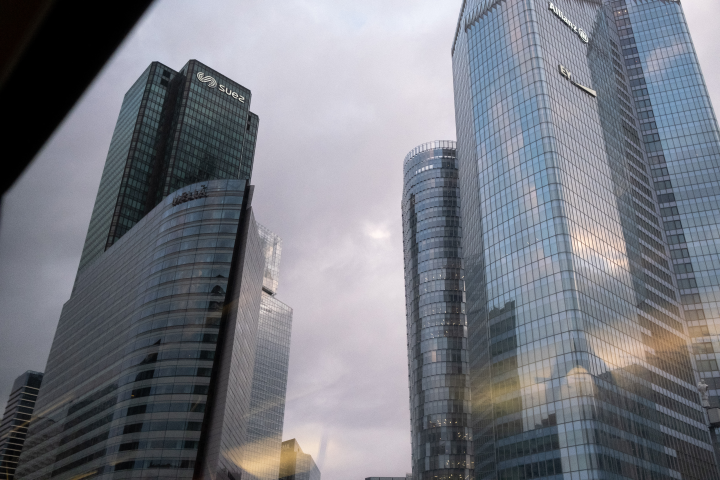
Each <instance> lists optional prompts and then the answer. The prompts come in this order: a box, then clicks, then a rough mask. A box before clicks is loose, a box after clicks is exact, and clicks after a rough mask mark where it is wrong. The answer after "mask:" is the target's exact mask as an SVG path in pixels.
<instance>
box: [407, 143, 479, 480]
mask: <svg viewBox="0 0 720 480" xmlns="http://www.w3.org/2000/svg"><path fill="white" fill-rule="evenodd" d="M403 171H404V176H403V181H404V187H403V200H402V215H403V245H404V247H403V248H404V256H405V307H406V312H407V332H408V368H409V372H410V378H409V381H410V418H411V423H412V468H413V478H414V479H415V480H451V479H453V480H459V479H467V478H469V477H471V476H472V443H471V441H470V410H469V409H470V385H469V377H468V358H467V326H466V322H465V303H464V293H463V269H462V263H461V256H462V250H461V248H460V235H461V228H460V207H459V193H460V192H459V191H458V168H457V160H456V155H455V142H452V141H436V142H430V143H425V144H422V145H420V146H418V147H417V148H415V149H413V150H412V151H411V152H410V153H408V154H407V156H406V157H405V163H404V167H403Z"/></svg>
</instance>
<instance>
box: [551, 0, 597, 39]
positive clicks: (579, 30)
mask: <svg viewBox="0 0 720 480" xmlns="http://www.w3.org/2000/svg"><path fill="white" fill-rule="evenodd" d="M548 8H549V9H550V10H551V11H552V12H553V13H554V14H555V15H557V16H558V18H559V19H560V20H562V21H563V22H565V24H566V25H567V26H568V27H570V28H572V29H573V31H574V32H575V33H577V34H578V36H579V37H580V40H582V41H583V42H585V43H588V42H589V41H590V38H589V37H588V34H587V33H586V32H585V30H583V29H582V28H578V27H577V26H575V24H574V23H572V22H571V21H570V20H568V18H567V17H566V16H565V14H564V13H562V12H561V11H560V9H559V8H557V7H556V6H555V4H554V3H552V2H550V4H549V6H548Z"/></svg>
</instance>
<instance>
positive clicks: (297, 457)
mask: <svg viewBox="0 0 720 480" xmlns="http://www.w3.org/2000/svg"><path fill="white" fill-rule="evenodd" d="M279 478H280V480H320V469H318V467H317V465H315V461H314V460H313V458H312V456H310V455H308V454H307V453H304V452H303V451H302V448H300V444H299V443H298V442H297V440H295V439H294V438H293V439H292V440H286V441H284V442H282V454H281V457H280V477H279Z"/></svg>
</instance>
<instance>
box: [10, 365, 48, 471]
mask: <svg viewBox="0 0 720 480" xmlns="http://www.w3.org/2000/svg"><path fill="white" fill-rule="evenodd" d="M42 378H43V374H42V373H40V372H33V371H32V370H28V371H27V372H25V373H23V374H22V375H20V376H19V377H18V378H16V379H15V382H14V383H13V386H12V390H11V391H10V397H9V398H8V402H7V405H6V406H5V413H4V414H3V417H2V422H1V423H0V480H13V478H15V469H16V468H17V464H18V459H19V458H20V452H22V448H23V445H24V444H25V439H26V438H27V430H28V426H29V425H30V419H31V418H32V414H33V411H34V410H35V401H36V400H37V396H38V391H39V390H40V385H41V384H42Z"/></svg>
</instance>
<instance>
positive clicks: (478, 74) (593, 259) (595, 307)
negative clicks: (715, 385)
mask: <svg viewBox="0 0 720 480" xmlns="http://www.w3.org/2000/svg"><path fill="white" fill-rule="evenodd" d="M553 3H555V5H556V7H558V8H560V9H561V10H562V11H563V12H564V13H565V15H566V16H567V17H568V18H571V19H572V21H573V22H574V23H575V24H576V25H578V26H580V27H582V28H583V29H584V30H585V31H586V32H588V34H589V37H590V43H589V44H585V43H584V42H582V41H581V40H580V38H579V36H578V35H577V34H576V33H575V32H573V30H572V29H570V28H568V26H567V25H566V24H565V23H564V22H563V21H562V20H560V19H559V18H558V17H557V16H556V15H555V14H554V13H553V12H551V11H550V10H549V9H548V4H547V2H524V1H509V0H508V1H504V2H500V1H492V2H490V1H469V2H466V5H465V7H464V10H463V12H462V14H461V18H460V21H459V29H458V39H457V41H456V43H455V47H454V59H453V65H454V75H455V87H456V92H455V93H456V117H457V122H458V139H459V145H458V152H459V154H458V158H459V163H460V170H461V208H462V217H463V250H464V259H463V261H464V267H465V272H466V289H467V305H468V306H467V316H468V330H469V331H468V334H469V338H470V341H469V349H470V358H471V364H470V376H471V385H472V396H473V441H474V450H475V452H476V457H475V477H476V478H478V479H485V478H487V479H490V478H503V479H504V478H508V479H509V478H561V477H562V476H564V475H568V474H572V475H573V478H575V475H578V477H577V478H581V477H580V476H579V475H582V478H609V477H606V475H611V476H615V475H618V476H623V477H627V478H651V477H652V478H663V479H669V478H675V477H677V476H678V475H680V474H682V475H683V478H685V477H687V478H714V475H715V473H714V460H713V458H712V456H713V455H712V447H711V446H710V444H709V435H708V434H707V428H706V427H705V424H704V417H703V412H702V409H701V408H700V407H699V405H698V397H697V393H696V391H695V388H694V384H693V383H692V380H693V375H692V365H691V363H690V360H689V357H688V354H687V352H686V351H685V352H683V348H684V349H685V350H687V348H686V346H685V345H686V341H687V338H686V337H685V334H684V330H683V325H682V320H681V316H680V315H679V310H678V308H677V297H678V295H677V291H676V289H675V286H674V283H673V279H672V275H671V272H670V271H669V269H668V268H667V247H666V245H665V237H664V236H663V234H662V232H661V231H660V229H658V228H657V224H658V223H659V221H658V218H657V215H656V212H657V204H656V203H655V199H654V196H653V192H652V190H651V189H650V188H649V184H648V180H647V174H648V171H647V168H646V164H645V163H644V162H645V160H644V154H643V152H642V146H641V143H640V138H641V137H640V135H641V134H640V131H639V130H638V126H639V123H638V122H637V121H636V119H635V118H634V115H635V113H634V111H633V108H632V106H631V103H632V102H631V100H630V97H629V94H628V92H629V90H628V86H627V84H626V82H627V80H626V78H625V76H624V69H623V67H624V66H623V65H622V64H621V63H619V62H618V59H617V58H616V55H613V54H612V53H611V51H612V50H613V49H612V43H613V41H618V39H617V36H616V34H615V33H614V29H615V26H614V25H613V16H612V14H611V12H610V10H609V9H605V8H603V7H602V6H600V5H599V4H597V3H594V2H570V1H560V2H553ZM648 3H651V2H648ZM613 59H615V60H614V61H613ZM615 63H618V64H619V68H617V65H615ZM559 65H563V66H564V67H566V69H567V70H569V71H570V72H572V80H574V81H575V82H577V83H579V84H581V85H584V86H587V87H589V88H592V89H594V90H596V91H597V98H595V97H591V96H589V95H587V94H586V93H585V92H584V91H583V90H581V89H579V88H576V87H575V86H574V85H572V83H571V82H570V81H569V80H568V79H567V78H565V77H563V76H562V75H560V72H559V68H558V67H559ZM618 73H619V75H618ZM623 90H624V93H623ZM621 105H628V106H629V107H630V108H626V109H623V108H624V107H622V106H621ZM628 152H629V153H628ZM632 169H634V170H632ZM643 170H644V173H643ZM636 204H637V206H636ZM640 219H642V222H645V223H644V224H643V223H641V221H640ZM653 225H655V226H653ZM668 240H670V238H669V237H668ZM663 262H664V265H665V266H664V267H663ZM672 326H677V327H679V328H678V329H676V330H675V331H673V327H672ZM653 346H654V347H662V348H660V349H659V350H660V351H657V353H658V356H659V357H664V358H665V359H666V361H664V362H663V360H662V359H657V360H656V359H653V357H652V355H650V354H651V353H652V350H651V349H652V348H653ZM668 346H671V348H668ZM665 348H668V351H663V349H665ZM673 356H675V357H673ZM669 363H673V365H669ZM488 405H490V407H488ZM620 439H622V440H620ZM683 455H685V456H686V458H685V459H684V463H685V464H683V462H680V461H679V460H678V457H680V456H683ZM693 457H694V458H693ZM695 459H702V461H704V462H705V463H706V465H708V466H707V467H705V466H700V467H697V468H695V469H693V468H688V465H687V463H689V462H694V461H696V460H695ZM703 475H709V476H705V477H703ZM565 478H567V477H565Z"/></svg>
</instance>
